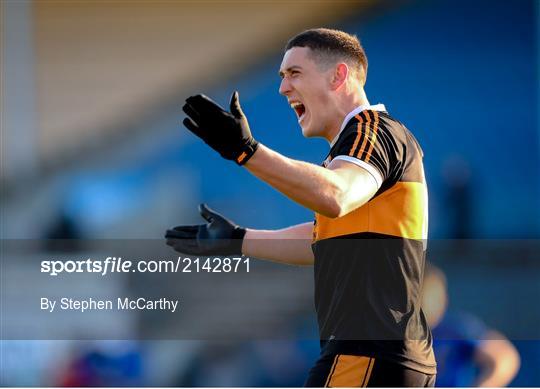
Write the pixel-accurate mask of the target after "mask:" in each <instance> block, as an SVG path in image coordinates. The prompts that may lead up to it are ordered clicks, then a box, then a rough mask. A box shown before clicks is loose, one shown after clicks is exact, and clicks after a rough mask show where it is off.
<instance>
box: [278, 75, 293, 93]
mask: <svg viewBox="0 0 540 389" xmlns="http://www.w3.org/2000/svg"><path fill="white" fill-rule="evenodd" d="M290 92H291V83H290V82H289V80H287V77H284V78H283V79H282V80H281V84H280V85H279V93H280V94H282V95H283V96H287V93H290Z"/></svg>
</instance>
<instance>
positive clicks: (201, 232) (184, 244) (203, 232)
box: [165, 204, 313, 265]
mask: <svg viewBox="0 0 540 389" xmlns="http://www.w3.org/2000/svg"><path fill="white" fill-rule="evenodd" d="M199 212H200V214H201V216H202V217H203V218H204V219H205V220H206V223H205V224H199V225H194V226H186V225H184V226H177V227H174V228H171V229H169V230H167V232H166V234H165V238H166V239H167V244H168V245H169V246H171V247H172V248H174V249H175V250H176V251H177V252H179V253H182V254H195V255H212V254H215V255H229V254H244V255H247V256H253V257H257V258H261V259H269V260H272V261H276V262H280V263H285V264H290V265H312V264H313V252H312V251H311V236H312V229H313V223H312V222H311V223H304V224H300V225H297V226H293V227H289V228H284V229H281V230H274V231H267V230H251V229H245V228H243V227H240V226H238V225H236V224H235V223H234V222H232V221H231V220H229V219H227V218H226V217H224V216H223V215H220V214H219V213H217V212H215V211H213V210H211V209H210V208H208V207H207V206H206V205H205V204H201V205H200V207H199Z"/></svg>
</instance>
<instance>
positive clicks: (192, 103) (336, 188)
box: [183, 92, 379, 218]
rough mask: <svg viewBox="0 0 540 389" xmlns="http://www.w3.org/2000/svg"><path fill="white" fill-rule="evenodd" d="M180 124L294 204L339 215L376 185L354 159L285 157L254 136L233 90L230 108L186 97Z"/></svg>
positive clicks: (358, 203) (368, 195)
mask: <svg viewBox="0 0 540 389" xmlns="http://www.w3.org/2000/svg"><path fill="white" fill-rule="evenodd" d="M183 109H184V112H185V113H186V114H187V115H188V117H187V118H186V119H184V125H185V126H186V127H187V128H188V129H189V130H190V131H191V132H193V133H194V134H195V135H197V136H198V137H199V138H201V139H202V140H203V141H204V142H206V143H207V144H208V145H209V146H210V147H212V148H213V149H214V150H216V151H217V152H218V153H220V154H221V156H222V157H223V158H225V159H229V160H233V161H235V162H236V163H238V164H239V165H244V166H245V167H246V168H247V169H248V170H249V171H250V172H251V173H253V174H254V175H255V176H257V177H258V178H260V179H261V180H263V181H265V182H266V183H268V184H269V185H271V186H272V187H274V188H275V189H277V190H278V191H280V192H281V193H283V194H284V195H286V196H288V197H289V198H291V199H292V200H294V201H296V202H298V203H299V204H301V205H303V206H305V207H307V208H309V209H311V210H313V211H315V212H317V213H320V214H322V215H324V216H327V217H332V218H335V217H339V216H343V215H345V214H347V213H349V212H351V211H353V210H354V209H356V208H358V207H360V206H362V205H363V204H364V203H366V202H367V201H368V200H369V199H370V198H371V197H372V196H373V195H374V194H375V193H376V192H377V190H378V187H379V186H378V184H377V180H376V179H375V177H374V176H373V175H372V174H371V173H369V172H368V171H367V170H366V169H364V168H363V167H361V166H358V165H356V164H353V163H350V162H347V161H343V160H339V161H337V160H335V161H332V163H331V164H330V165H329V166H328V168H327V169H325V168H323V167H321V166H317V165H314V164H311V163H307V162H302V161H296V160H293V159H290V158H287V157H285V156H283V155H281V154H279V153H277V152H275V151H273V150H271V149H269V148H267V147H265V146H263V145H261V144H259V143H258V142H257V141H255V139H254V138H253V136H252V134H251V130H250V128H249V124H248V121H247V119H246V117H245V115H244V113H243V112H242V108H241V107H240V102H239V99H238V93H237V92H235V93H233V95H232V96H231V102H230V112H227V111H225V110H224V109H223V108H221V107H220V106H219V105H218V104H216V103H215V102H214V101H212V100H211V99H210V98H208V97H206V96H204V95H197V96H192V97H189V98H188V99H187V100H186V104H185V105H184V107H183Z"/></svg>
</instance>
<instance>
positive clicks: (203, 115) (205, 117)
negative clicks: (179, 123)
mask: <svg viewBox="0 0 540 389" xmlns="http://www.w3.org/2000/svg"><path fill="white" fill-rule="evenodd" d="M182 109H183V110H184V112H185V113H186V115H187V116H188V117H187V118H185V119H184V122H183V123H184V126H186V127H187V129H188V130H190V131H191V132H193V133H194V134H195V135H197V136H198V137H199V138H201V139H202V140H203V141H204V142H205V143H206V144H208V145H209V146H210V147H212V148H213V149H214V150H216V151H217V152H218V153H220V154H221V156H222V157H223V158H225V159H229V160H232V161H235V162H236V163H237V164H239V165H243V164H245V163H246V162H247V161H248V160H249V159H250V158H251V157H252V156H253V154H255V151H257V147H258V145H259V143H258V142H257V141H256V140H255V139H253V136H252V135H251V131H250V129H249V124H248V121H247V119H246V116H245V115H244V113H243V112H242V108H241V107H240V102H239V100H238V92H234V93H233V94H232V96H231V103H230V109H231V112H227V111H225V110H224V109H223V108H221V107H220V106H219V105H218V104H217V103H215V102H214V101H213V100H212V99H210V98H209V97H207V96H205V95H196V96H191V97H188V98H187V99H186V103H185V104H184V106H183V107H182Z"/></svg>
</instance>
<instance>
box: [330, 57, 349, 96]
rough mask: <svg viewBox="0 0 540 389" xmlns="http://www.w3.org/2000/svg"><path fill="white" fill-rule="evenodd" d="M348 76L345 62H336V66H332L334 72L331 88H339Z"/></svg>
mask: <svg viewBox="0 0 540 389" xmlns="http://www.w3.org/2000/svg"><path fill="white" fill-rule="evenodd" d="M348 76H349V67H348V66H347V64H346V63H343V62H342V63H339V64H337V66H336V67H335V68H334V74H333V77H332V83H331V84H332V89H333V90H336V89H339V88H340V87H341V86H342V85H343V84H345V81H347V77H348Z"/></svg>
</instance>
